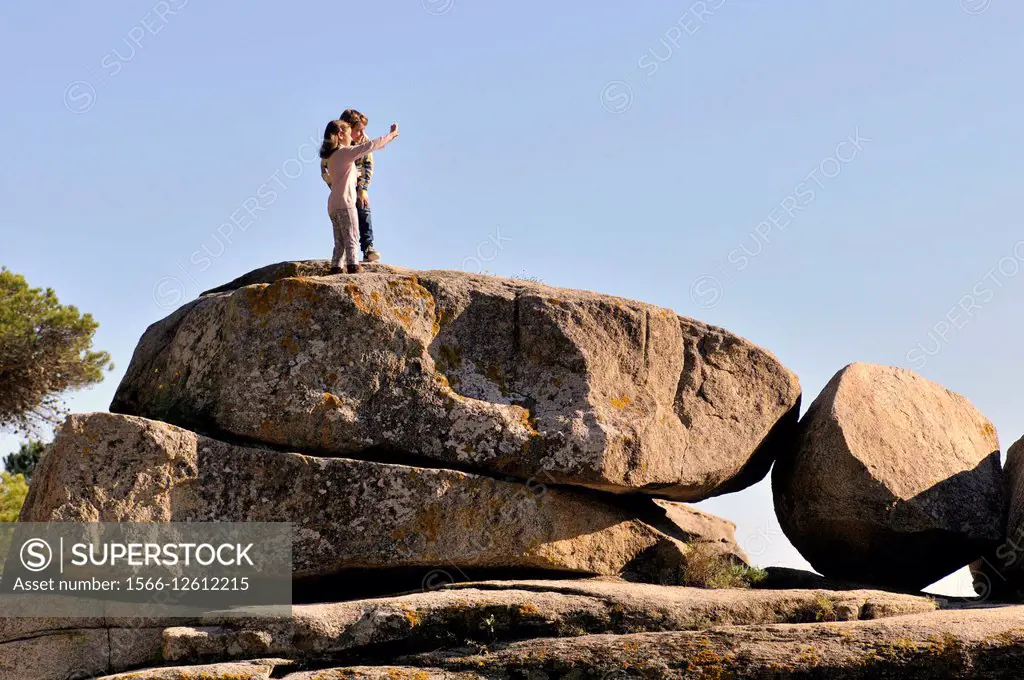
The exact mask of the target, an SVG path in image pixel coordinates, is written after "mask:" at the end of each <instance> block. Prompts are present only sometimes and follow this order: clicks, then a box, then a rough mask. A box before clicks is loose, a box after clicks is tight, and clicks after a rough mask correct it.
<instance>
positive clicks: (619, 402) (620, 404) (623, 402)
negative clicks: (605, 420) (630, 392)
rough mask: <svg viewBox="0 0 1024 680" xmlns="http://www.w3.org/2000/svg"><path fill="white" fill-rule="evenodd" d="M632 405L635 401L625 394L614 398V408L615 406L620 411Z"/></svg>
mask: <svg viewBox="0 0 1024 680" xmlns="http://www.w3.org/2000/svg"><path fill="white" fill-rule="evenodd" d="M632 403H633V400H632V399H630V398H629V397H627V396H626V395H624V394H623V395H620V396H618V397H612V406H614V407H615V408H617V409H619V410H621V409H624V408H627V407H628V406H629V405H630V404H632Z"/></svg>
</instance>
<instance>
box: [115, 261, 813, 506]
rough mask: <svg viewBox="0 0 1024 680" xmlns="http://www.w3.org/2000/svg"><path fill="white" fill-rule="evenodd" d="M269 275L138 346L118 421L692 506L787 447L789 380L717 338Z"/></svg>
mask: <svg viewBox="0 0 1024 680" xmlns="http://www.w3.org/2000/svg"><path fill="white" fill-rule="evenodd" d="M326 269H327V264H326V262H306V263H281V264H279V265H272V266H270V267H265V268H263V269H261V270H258V271H256V272H252V273H251V274H249V275H246V276H244V277H242V278H241V279H239V280H237V281H236V282H233V283H232V284H228V285H227V286H223V287H221V288H220V289H217V290H216V291H211V292H210V293H208V294H206V295H204V296H202V297H201V298H200V299H198V300H196V301H193V302H191V303H188V304H187V305H185V306H184V307H182V308H181V309H179V310H177V311H176V312H174V313H173V314H172V315H170V316H169V317H167V318H166V319H164V320H162V321H160V322H157V323H155V324H153V325H152V326H151V327H150V328H149V329H148V330H147V331H146V333H145V335H144V336H143V338H142V340H141V341H140V343H139V345H138V347H137V349H136V351H135V355H134V357H133V358H132V362H131V365H130V366H129V368H128V371H127V373H126V375H125V377H124V379H123V381H122V383H121V385H120V387H119V388H118V390H117V394H116V396H115V398H114V401H113V403H112V405H111V410H112V411H115V412H120V413H125V414H132V415H139V416H144V417H147V418H153V419H158V420H164V421H167V422H171V423H175V424H179V425H182V426H184V427H188V428H190V429H193V430H196V431H200V432H205V433H208V434H211V435H213V436H220V437H222V438H224V437H226V436H231V437H239V438H244V439H247V440H249V441H258V442H263V443H266V444H271V445H275V446H280V447H285V448H288V449H290V450H293V451H301V452H303V453H314V454H333V455H347V456H352V457H361V458H367V457H379V456H384V455H390V456H414V457H416V458H419V459H422V460H429V461H432V463H431V464H432V465H437V466H441V467H446V468H457V469H464V470H470V471H483V472H486V473H488V474H491V475H511V476H514V477H517V478H520V479H532V480H535V482H539V483H542V484H547V483H558V484H572V485H581V486H587V487H591V488H595V489H602V490H608V491H613V492H625V491H636V490H641V491H645V492H649V493H652V494H657V495H661V496H663V497H666V498H670V499H675V500H699V499H703V498H707V497H710V496H714V495H717V494H721V493H726V492H730V491H736V490H739V489H741V488H743V487H745V486H749V485H750V484H753V483H755V482H757V481H759V480H760V479H762V478H763V477H764V476H765V475H766V474H767V472H768V469H769V467H770V465H771V462H772V460H773V458H774V457H775V455H776V452H777V451H778V450H780V449H781V448H786V447H788V446H789V444H790V443H791V437H792V430H793V427H792V426H793V424H794V423H795V418H796V414H797V411H798V403H799V398H800V387H799V383H798V381H797V379H796V377H795V376H794V375H793V374H792V373H790V372H789V371H788V370H787V369H786V368H785V367H783V366H782V365H781V364H780V363H779V362H778V360H777V359H776V358H775V357H774V356H772V355H771V354H770V353H768V352H767V351H765V350H763V349H761V348H759V347H757V346H756V345H754V344H752V343H750V342H748V341H747V340H744V339H743V338H740V337H737V336H736V335H733V334H731V333H729V332H728V331H725V330H723V329H721V328H716V327H714V326H709V325H706V324H704V323H701V322H699V321H696V320H694V319H689V318H685V317H680V316H678V315H676V314H674V313H673V312H671V311H669V310H666V309H661V308H658V307H654V306H651V305H647V304H643V303H639V302H633V301H630V300H624V299H621V298H615V297H611V296H606V295H599V294H596V293H590V292H582V291H573V290H565V289H559V288H552V287H549V286H545V285H543V284H539V283H533V282H528V281H520V280H505V279H498V278H494V277H488V276H477V275H471V274H465V273H460V272H446V271H430V272H413V271H408V270H399V269H396V268H392V267H385V266H375V267H372V268H370V270H369V271H368V272H367V273H364V274H361V275H356V276H331V277H326V276H319V275H320V274H324V273H326Z"/></svg>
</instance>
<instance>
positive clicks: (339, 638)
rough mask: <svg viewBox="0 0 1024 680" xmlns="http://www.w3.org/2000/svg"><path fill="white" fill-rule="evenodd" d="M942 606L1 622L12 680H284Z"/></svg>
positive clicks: (631, 606) (607, 595)
mask: <svg viewBox="0 0 1024 680" xmlns="http://www.w3.org/2000/svg"><path fill="white" fill-rule="evenodd" d="M935 606H936V604H935V602H934V601H933V600H931V599H929V598H925V597H914V596H909V595H895V594H891V593H882V592H874V591H851V592H843V593H832V592H827V591H785V590H780V591H735V590H732V591H729V590H702V589H695V588H681V587H666V586H654V585H644V584H634V583H623V582H621V581H615V580H603V579H589V580H576V581H504V582H483V583H468V584H460V585H449V586H443V587H441V588H439V589H437V590H433V591H427V592H420V593H410V594H406V595H401V596H395V597H387V598H378V599H372V600H355V601H351V602H336V603H324V604H314V605H296V606H295V607H294V608H293V613H292V617H291V618H290V619H265V618H261V617H260V616H258V615H255V614H254V615H253V616H252V617H239V616H233V617H229V618H223V617H216V616H210V617H204V618H200V619H191V620H178V619H168V620H152V619H151V620H144V621H139V620H134V619H132V620H128V619H117V618H111V619H105V620H104V619H91V620H61V621H27V620H20V619H7V620H4V619H0V678H3V679H4V680H13V679H14V678H17V680H50V679H54V678H59V679H61V680H63V679H64V678H68V677H74V676H75V675H76V674H78V677H94V676H99V675H102V674H103V673H116V672H123V671H129V670H132V669H144V668H151V669H153V670H150V671H148V672H149V673H151V675H145V674H142V673H140V674H139V675H137V676H129V677H138V678H143V677H156V678H171V677H196V678H204V677H205V678H217V677H248V676H245V675H239V676H231V675H228V673H229V672H235V673H256V672H265V673H266V674H265V675H256V676H253V677H270V672H271V670H272V669H274V668H275V667H276V668H277V672H278V675H275V676H274V677H280V673H281V671H282V670H283V671H285V672H287V669H288V668H289V667H291V668H294V669H295V672H301V671H300V669H301V668H303V667H307V668H308V667H310V666H316V667H323V666H325V665H335V666H339V667H342V666H343V667H344V671H339V673H342V672H345V673H347V672H350V671H352V672H354V671H353V670H352V667H355V668H356V669H359V668H360V667H361V668H363V669H365V672H371V671H372V667H373V666H377V665H381V666H383V671H382V672H383V673H386V672H387V670H388V668H387V665H388V664H389V663H391V662H393V661H394V659H395V658H396V657H398V656H401V655H405V656H415V655H416V654H421V653H425V652H431V651H433V650H437V649H439V648H453V649H459V648H461V647H463V646H464V645H466V644H469V643H473V644H475V645H476V649H477V651H478V652H480V651H482V650H484V649H489V648H496V647H500V646H504V645H505V644H506V643H507V642H508V641H514V640H533V641H535V642H540V643H541V644H545V645H546V644H550V642H551V641H554V640H556V639H558V638H566V639H567V640H572V639H576V638H578V637H579V636H586V635H609V636H612V637H614V636H621V635H630V634H635V633H640V632H665V631H700V630H704V629H706V628H708V627H709V626H754V625H758V626H763V625H768V624H778V623H807V622H832V621H857V620H866V619H880V618H883V617H889V616H901V615H907V614H918V613H925V612H931V611H934V610H935ZM12 624H14V625H12ZM262 659H276V661H267V662H264V663H261V662H260V660H262ZM249 666H252V667H249ZM168 667H187V668H181V670H179V671H172V670H170V669H169V668H168ZM492 670H493V669H492ZM133 672H139V671H133ZM175 672H178V673H180V674H181V675H180V676H176V675H174V673H175ZM202 672H205V673H208V674H209V675H206V676H203V675H200V673H202ZM417 672H422V670H420V671H417ZM161 673H163V675H161ZM217 673H220V674H221V675H217ZM190 674H191V675H190ZM325 677H328V678H330V677H336V676H333V675H327V676H325ZM413 677H415V676H413Z"/></svg>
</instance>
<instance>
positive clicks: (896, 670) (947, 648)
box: [285, 606, 1024, 680]
mask: <svg viewBox="0 0 1024 680" xmlns="http://www.w3.org/2000/svg"><path fill="white" fill-rule="evenodd" d="M1022 622H1024V607H1020V606H1018V607H1010V608H1005V609H987V610H985V609H983V610H968V611H941V612H933V613H930V614H918V615H912V616H902V617H898V618H893V619H883V620H880V621H869V622H863V621H855V622H845V623H831V624H802V625H778V626H724V627H721V628H712V629H710V630H705V631H692V632H690V631H683V632H665V633H637V634H633V635H587V636H583V637H576V638H559V639H547V640H528V641H523V642H510V643H508V644H499V645H492V646H490V648H488V649H487V650H480V649H479V648H477V649H472V648H463V649H461V650H441V651H437V652H433V653H428V654H421V655H417V656H415V657H408V658H404V659H403V658H399V659H396V660H395V663H396V664H397V665H404V666H424V667H427V668H436V669H445V670H447V671H468V672H475V673H479V674H480V675H481V676H483V677H486V678H520V677H559V678H561V677H574V678H581V679H582V678H595V679H600V678H612V677H615V678H637V679H639V678H650V679H660V678H672V679H679V678H685V679H690V678H694V679H697V678H700V679H706V678H757V679H764V680H768V679H769V678H770V679H772V680H775V679H783V678H801V679H805V678H830V679H831V678H836V679H839V680H846V679H853V678H856V679H858V680H874V679H876V678H900V679H901V680H943V679H947V678H985V679H986V680H999V679H1002V678H1006V679H1008V680H1011V679H1012V680H1017V679H1018V678H1020V669H1021V667H1022V664H1024V623H1022ZM543 673H546V674H547V675H546V676H545V675H543ZM531 674H537V675H531ZM285 677H288V676H285ZM300 677H301V676H300ZM312 677H316V676H312ZM325 677H328V678H329V677H331V676H325ZM426 677H432V676H429V675H428V676H426Z"/></svg>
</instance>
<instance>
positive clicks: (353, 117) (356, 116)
mask: <svg viewBox="0 0 1024 680" xmlns="http://www.w3.org/2000/svg"><path fill="white" fill-rule="evenodd" d="M340 119H341V120H343V121H345V122H346V123H348V124H349V125H354V124H356V123H359V124H361V125H367V124H368V123H369V122H370V120H369V119H368V118H367V117H366V116H364V115H363V114H361V113H359V112H358V111H356V110H355V109H345V110H344V111H342V112H341V116H340Z"/></svg>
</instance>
